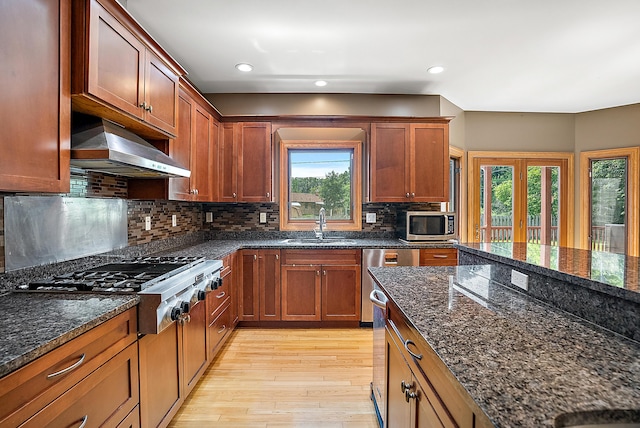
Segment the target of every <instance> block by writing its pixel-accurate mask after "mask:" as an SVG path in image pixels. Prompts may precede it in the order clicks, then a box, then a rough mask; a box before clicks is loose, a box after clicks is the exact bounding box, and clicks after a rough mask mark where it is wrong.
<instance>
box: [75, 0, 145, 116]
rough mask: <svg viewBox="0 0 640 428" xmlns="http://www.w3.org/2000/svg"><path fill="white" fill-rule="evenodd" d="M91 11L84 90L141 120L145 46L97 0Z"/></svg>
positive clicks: (93, 3)
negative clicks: (85, 88) (85, 85)
mask: <svg viewBox="0 0 640 428" xmlns="http://www.w3.org/2000/svg"><path fill="white" fill-rule="evenodd" d="M90 10H91V22H90V28H89V31H90V34H89V40H90V42H89V43H90V45H89V59H88V74H89V75H88V76H87V91H88V92H89V94H91V95H94V96H96V97H98V98H100V99H101V100H103V101H105V102H107V103H109V104H111V105H112V106H114V107H117V108H119V109H120V110H122V111H125V112H127V113H129V114H131V115H133V116H136V117H138V118H140V119H142V118H143V115H144V110H143V108H142V103H143V102H144V83H143V82H144V64H145V57H144V55H145V51H146V48H145V47H144V45H143V44H142V42H140V41H139V40H138V39H137V38H136V37H135V36H134V35H133V34H132V33H131V32H130V31H129V30H128V29H127V28H125V27H124V26H123V25H122V24H120V22H118V20H116V19H115V18H114V17H113V16H112V15H111V14H110V13H109V12H107V10H105V9H104V8H103V7H102V6H101V5H100V3H98V2H97V1H96V0H92V2H91V9H90Z"/></svg>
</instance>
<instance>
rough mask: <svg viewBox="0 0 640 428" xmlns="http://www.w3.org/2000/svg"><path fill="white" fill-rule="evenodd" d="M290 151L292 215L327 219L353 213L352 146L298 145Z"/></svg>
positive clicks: (344, 217) (300, 217) (304, 218)
mask: <svg viewBox="0 0 640 428" xmlns="http://www.w3.org/2000/svg"><path fill="white" fill-rule="evenodd" d="M288 153H289V219H290V220H310V221H315V219H317V218H318V214H319V212H320V208H323V207H324V208H325V210H326V216H327V221H331V220H345V219H347V220H349V219H351V215H352V195H353V185H352V177H351V171H352V170H353V168H352V162H353V150H352V149H338V150H328V149H316V150H308V149H299V150H293V149H292V150H288Z"/></svg>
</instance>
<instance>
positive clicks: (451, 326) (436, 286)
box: [370, 266, 640, 427]
mask: <svg viewBox="0 0 640 428" xmlns="http://www.w3.org/2000/svg"><path fill="white" fill-rule="evenodd" d="M486 269H491V266H458V267H393V268H370V272H371V273H372V275H373V276H374V278H375V280H376V282H377V283H378V284H380V286H381V287H382V288H383V289H384V290H385V291H386V292H387V294H388V295H389V297H390V298H391V299H392V300H393V301H394V302H395V303H396V304H397V306H398V307H399V308H400V309H401V310H402V311H403V313H404V315H405V316H406V318H407V319H408V320H409V321H410V323H411V324H412V325H413V326H414V327H415V328H416V330H417V331H418V332H419V333H420V334H421V335H422V337H423V338H424V340H425V341H426V343H428V344H429V345H430V346H431V347H432V348H433V349H434V351H435V352H436V353H437V354H438V356H439V357H440V358H441V360H442V361H443V362H444V363H445V364H446V366H447V367H448V368H449V369H450V371H451V372H452V374H453V375H454V376H455V377H456V378H457V379H458V381H459V382H460V384H461V385H462V386H463V387H464V388H465V389H466V390H467V392H468V393H469V394H470V396H471V397H472V398H473V399H474V400H475V402H476V403H477V405H478V406H479V407H480V409H482V411H483V412H484V413H485V414H486V415H487V416H488V417H489V419H490V420H491V421H492V422H493V423H494V424H495V425H496V426H498V427H515V426H518V427H543V426H546V427H553V426H554V420H556V418H558V417H559V416H560V415H564V416H560V418H563V417H565V416H567V413H569V414H574V413H575V412H577V413H575V414H577V415H578V416H579V415H582V414H584V413H583V412H588V411H596V412H600V411H605V410H611V409H634V415H636V416H640V410H639V409H640V345H639V344H638V343H637V342H634V341H631V340H628V339H626V338H624V337H622V336H619V335H616V334H613V333H611V332H609V331H606V330H604V329H600V328H599V327H597V326H595V325H593V324H590V323H587V322H585V321H583V320H581V319H580V318H577V317H574V316H572V315H570V314H568V313H565V312H562V311H559V310H556V309H554V308H552V307H551V306H548V305H546V304H543V303H541V302H539V301H537V300H534V299H532V298H530V297H527V296H525V295H524V294H521V293H519V292H517V291H514V290H512V289H510V288H507V287H504V286H502V285H499V284H497V283H496V282H493V281H490V280H489V279H487V278H488V277H490V276H488V275H478V272H480V271H482V270H486ZM485 273H486V272H485ZM450 275H453V276H454V283H455V284H458V285H455V286H453V285H451V286H450V282H449V276H450ZM578 420H579V419H578Z"/></svg>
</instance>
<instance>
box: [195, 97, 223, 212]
mask: <svg viewBox="0 0 640 428" xmlns="http://www.w3.org/2000/svg"><path fill="white" fill-rule="evenodd" d="M194 114H195V119H194V125H195V126H194V137H195V140H194V146H193V148H192V164H191V182H192V189H191V190H192V192H193V199H194V200H196V201H202V202H213V201H214V194H215V193H214V190H213V188H214V185H213V172H214V168H213V162H214V152H215V143H216V138H215V136H214V132H215V131H217V127H214V126H213V120H214V119H213V117H211V115H210V114H209V112H207V111H206V110H205V109H203V108H202V107H200V106H199V105H198V104H196V108H195V113H194Z"/></svg>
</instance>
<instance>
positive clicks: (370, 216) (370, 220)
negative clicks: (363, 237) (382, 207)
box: [366, 213, 376, 223]
mask: <svg viewBox="0 0 640 428" xmlns="http://www.w3.org/2000/svg"><path fill="white" fill-rule="evenodd" d="M366 222H367V223H375V222H376V213H367V219H366Z"/></svg>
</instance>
